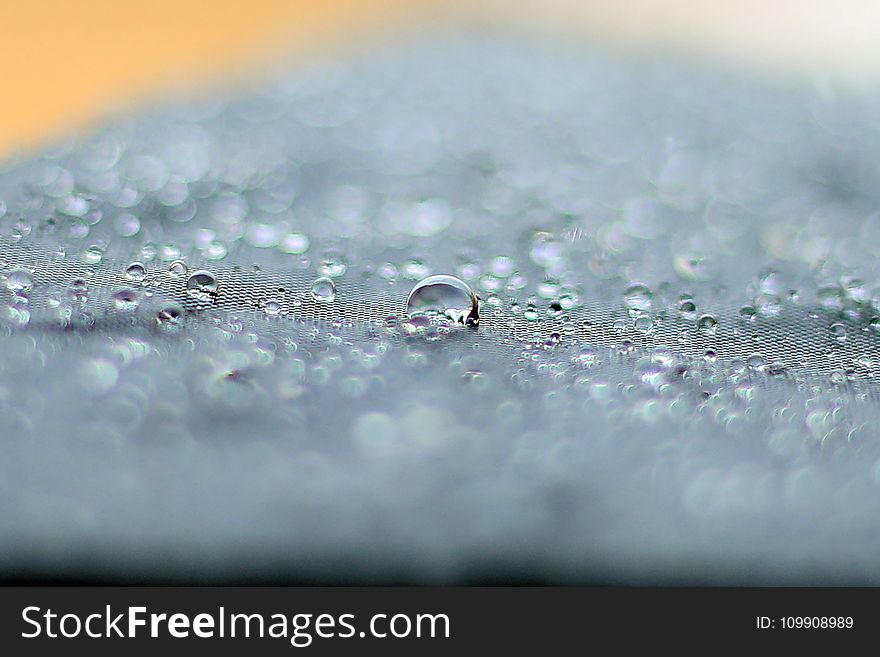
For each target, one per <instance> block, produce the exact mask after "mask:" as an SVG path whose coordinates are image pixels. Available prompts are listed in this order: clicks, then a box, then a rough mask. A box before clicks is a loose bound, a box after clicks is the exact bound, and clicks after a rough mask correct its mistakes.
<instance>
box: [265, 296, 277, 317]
mask: <svg viewBox="0 0 880 657" xmlns="http://www.w3.org/2000/svg"><path fill="white" fill-rule="evenodd" d="M263 312H265V313H266V314H267V315H269V316H270V317H276V316H277V315H279V314H281V304H280V303H278V302H277V301H274V300H272V299H270V300H269V301H266V302H265V303H263Z"/></svg>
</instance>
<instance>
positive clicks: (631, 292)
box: [623, 283, 653, 313]
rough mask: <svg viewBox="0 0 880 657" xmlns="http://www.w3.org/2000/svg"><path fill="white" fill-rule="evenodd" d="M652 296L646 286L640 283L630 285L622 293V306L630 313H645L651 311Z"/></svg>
mask: <svg viewBox="0 0 880 657" xmlns="http://www.w3.org/2000/svg"><path fill="white" fill-rule="evenodd" d="M652 299H653V295H652V294H651V290H650V289H648V287H647V286H645V285H642V284H640V283H636V284H635V285H630V286H629V287H628V288H626V290H624V292H623V305H624V306H626V307H627V308H628V309H629V311H630V312H631V313H646V312H649V311H650V310H651V302H652Z"/></svg>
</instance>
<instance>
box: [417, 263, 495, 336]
mask: <svg viewBox="0 0 880 657" xmlns="http://www.w3.org/2000/svg"><path fill="white" fill-rule="evenodd" d="M406 312H407V314H408V315H409V316H410V317H412V316H413V315H428V316H435V317H442V318H445V319H449V320H451V321H453V322H454V323H456V324H463V325H465V326H477V325H478V324H479V322H480V302H479V300H478V299H477V295H476V294H474V291H473V290H471V288H470V287H468V285H467V283H465V282H464V281H462V280H461V279H458V278H456V277H455V276H450V275H448V274H436V275H434V276H428V277H427V278H425V279H423V280H421V281H419V282H418V283H417V284H416V286H415V287H414V288H413V289H412V291H411V292H410V293H409V297H407V299H406Z"/></svg>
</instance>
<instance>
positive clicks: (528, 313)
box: [522, 303, 538, 322]
mask: <svg viewBox="0 0 880 657" xmlns="http://www.w3.org/2000/svg"><path fill="white" fill-rule="evenodd" d="M522 316H523V319H526V320H528V321H530V322H534V321H535V320H537V319H538V309H537V308H536V307H535V304H533V303H528V304H526V307H525V309H523V311H522Z"/></svg>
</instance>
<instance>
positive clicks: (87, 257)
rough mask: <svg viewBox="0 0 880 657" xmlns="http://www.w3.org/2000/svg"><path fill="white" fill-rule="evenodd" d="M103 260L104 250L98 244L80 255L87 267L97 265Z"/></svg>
mask: <svg viewBox="0 0 880 657" xmlns="http://www.w3.org/2000/svg"><path fill="white" fill-rule="evenodd" d="M103 259H104V250H103V249H102V248H101V247H100V246H98V245H96V244H93V245H92V246H90V247H89V248H87V249H86V250H85V251H83V252H82V253H81V254H80V260H82V261H83V262H84V263H86V264H87V265H97V264H98V263H100V262H101V260H103Z"/></svg>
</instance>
